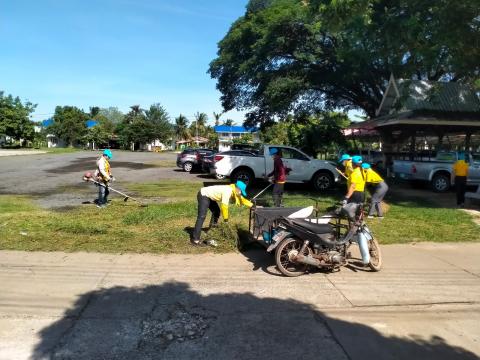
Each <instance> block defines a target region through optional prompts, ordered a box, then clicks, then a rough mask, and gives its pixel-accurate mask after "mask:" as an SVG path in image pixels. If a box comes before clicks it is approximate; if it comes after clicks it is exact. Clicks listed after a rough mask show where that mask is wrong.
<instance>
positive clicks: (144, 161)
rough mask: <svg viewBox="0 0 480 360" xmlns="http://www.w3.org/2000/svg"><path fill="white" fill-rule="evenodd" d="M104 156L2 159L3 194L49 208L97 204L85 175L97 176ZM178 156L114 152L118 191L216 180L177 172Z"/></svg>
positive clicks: (80, 154) (84, 153)
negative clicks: (26, 198) (98, 162)
mask: <svg viewBox="0 0 480 360" xmlns="http://www.w3.org/2000/svg"><path fill="white" fill-rule="evenodd" d="M99 154H100V153H98V152H93V151H80V152H75V153H68V154H36V155H22V156H3V157H0V169H2V170H1V172H0V194H15V195H32V196H34V197H35V199H36V202H37V203H38V204H40V205H41V206H42V207H45V208H63V207H71V206H78V205H81V204H82V202H87V201H91V200H93V198H95V196H96V189H95V188H94V187H93V186H92V185H90V184H86V183H85V182H84V181H83V180H82V177H83V174H84V173H85V172H87V171H91V172H93V171H94V170H95V168H96V165H95V161H96V159H97V157H98V156H99ZM176 157H177V154H175V153H152V152H133V153H132V152H128V151H114V159H113V160H112V161H111V165H112V173H113V174H114V176H115V178H116V179H117V182H116V183H115V184H114V187H115V188H118V189H119V190H125V189H124V187H123V186H122V184H125V183H131V182H135V183H148V182H157V181H161V180H167V179H168V180H181V181H206V182H215V181H216V180H215V179H214V178H212V177H210V176H207V175H206V174H201V173H193V174H188V173H185V172H184V171H182V170H181V169H179V168H177V167H176V166H175V165H174V163H175V162H176Z"/></svg>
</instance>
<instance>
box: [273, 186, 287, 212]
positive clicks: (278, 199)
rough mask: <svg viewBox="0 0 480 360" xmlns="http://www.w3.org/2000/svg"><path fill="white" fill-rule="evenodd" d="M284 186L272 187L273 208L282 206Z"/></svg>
mask: <svg viewBox="0 0 480 360" xmlns="http://www.w3.org/2000/svg"><path fill="white" fill-rule="evenodd" d="M284 187H285V184H277V183H275V184H274V185H273V204H274V206H275V207H280V206H282V198H283V188H284Z"/></svg>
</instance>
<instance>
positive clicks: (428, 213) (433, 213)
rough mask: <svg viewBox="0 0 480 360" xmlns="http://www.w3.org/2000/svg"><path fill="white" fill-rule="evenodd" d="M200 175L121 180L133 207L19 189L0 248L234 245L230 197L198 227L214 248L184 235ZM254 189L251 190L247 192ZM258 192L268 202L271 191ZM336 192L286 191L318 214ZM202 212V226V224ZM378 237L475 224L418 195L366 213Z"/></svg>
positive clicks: (238, 226) (448, 232)
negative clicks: (37, 196) (50, 203)
mask: <svg viewBox="0 0 480 360" xmlns="http://www.w3.org/2000/svg"><path fill="white" fill-rule="evenodd" d="M201 186H202V183H201V182H198V183H194V182H178V181H162V182H161V183H149V184H127V186H126V187H127V188H128V190H129V191H133V192H134V193H135V195H137V196H139V197H141V198H142V199H145V201H146V202H149V198H152V200H153V198H159V197H160V198H161V199H162V201H161V202H160V203H155V204H149V205H148V207H139V206H138V205H137V204H136V203H135V202H133V201H128V202H123V201H122V199H121V198H118V197H116V198H115V197H112V199H113V201H112V202H111V205H110V206H109V207H108V208H107V209H104V210H101V209H97V208H96V207H95V206H94V205H82V206H81V207H78V208H76V209H73V210H66V211H62V212H59V211H52V210H44V209H41V208H39V207H37V206H36V205H34V203H33V201H32V199H30V198H28V197H24V196H9V195H1V196H0V249H9V250H27V251H67V252H74V251H87V252H106V253H126V252H131V253H157V254H170V253H199V252H206V251H213V252H218V253H224V252H231V251H235V249H236V248H237V241H239V238H243V237H245V236H247V231H248V210H247V209H245V208H243V207H237V206H235V205H231V207H230V209H231V216H230V222H229V224H228V225H225V224H222V226H220V227H219V228H218V229H212V230H211V231H209V232H208V234H206V233H202V238H203V239H214V240H216V241H217V243H218V244H219V246H218V247H217V248H211V247H207V248H196V247H192V246H191V245H190V243H189V239H190V231H191V229H192V228H193V226H194V223H195V219H196V213H197V204H196V194H197V192H198V190H199V189H200V187H201ZM254 193H255V191H252V194H254ZM263 198H264V199H266V200H267V202H271V192H267V193H266V195H265V197H263ZM339 198H341V191H339V192H338V193H335V192H333V193H331V194H329V195H328V196H327V195H320V196H319V194H318V193H314V192H311V193H308V192H307V193H305V192H302V191H292V192H288V193H287V194H286V195H285V198H284V203H285V205H286V206H301V207H303V206H309V205H315V201H314V200H317V204H318V207H319V210H320V211H319V212H320V214H323V213H325V212H326V208H327V207H328V206H330V205H332V204H334V203H335V202H336V201H337V200H338V199H339ZM208 222H209V216H208V217H207V220H206V221H205V224H204V227H207V226H208ZM367 223H368V224H369V226H371V228H372V230H373V232H374V234H375V236H376V237H377V238H378V239H379V241H380V243H381V244H393V243H411V242H420V241H434V242H447V241H448V242H463V241H465V242H467V241H469V242H472V241H480V233H479V231H478V230H479V227H478V225H476V224H475V223H474V222H473V221H472V218H471V216H470V215H469V214H467V213H465V212H463V211H461V210H457V209H444V208H437V207H435V205H434V204H431V203H428V202H425V201H423V200H421V199H395V198H392V199H390V201H389V210H388V213H387V214H386V217H385V219H383V220H377V219H368V220H367Z"/></svg>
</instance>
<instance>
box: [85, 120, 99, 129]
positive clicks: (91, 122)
mask: <svg viewBox="0 0 480 360" xmlns="http://www.w3.org/2000/svg"><path fill="white" fill-rule="evenodd" d="M97 124H98V121H97V120H92V119H90V120H87V121H86V122H85V125H87V129H90V128H92V127H94V126H95V125H97Z"/></svg>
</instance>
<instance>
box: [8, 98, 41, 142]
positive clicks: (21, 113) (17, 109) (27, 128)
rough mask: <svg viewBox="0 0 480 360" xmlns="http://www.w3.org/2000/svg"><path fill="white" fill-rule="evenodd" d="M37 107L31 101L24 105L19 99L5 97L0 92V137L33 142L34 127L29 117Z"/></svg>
mask: <svg viewBox="0 0 480 360" xmlns="http://www.w3.org/2000/svg"><path fill="white" fill-rule="evenodd" d="M35 107H36V105H34V104H32V103H31V102H29V101H26V102H24V103H23V102H22V101H21V100H20V98H19V97H13V96H12V95H7V96H5V95H4V92H3V91H0V135H6V136H9V137H11V138H13V139H15V140H33V137H34V127H33V123H32V122H31V121H30V118H29V116H30V114H31V113H32V112H33V111H34V110H35Z"/></svg>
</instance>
